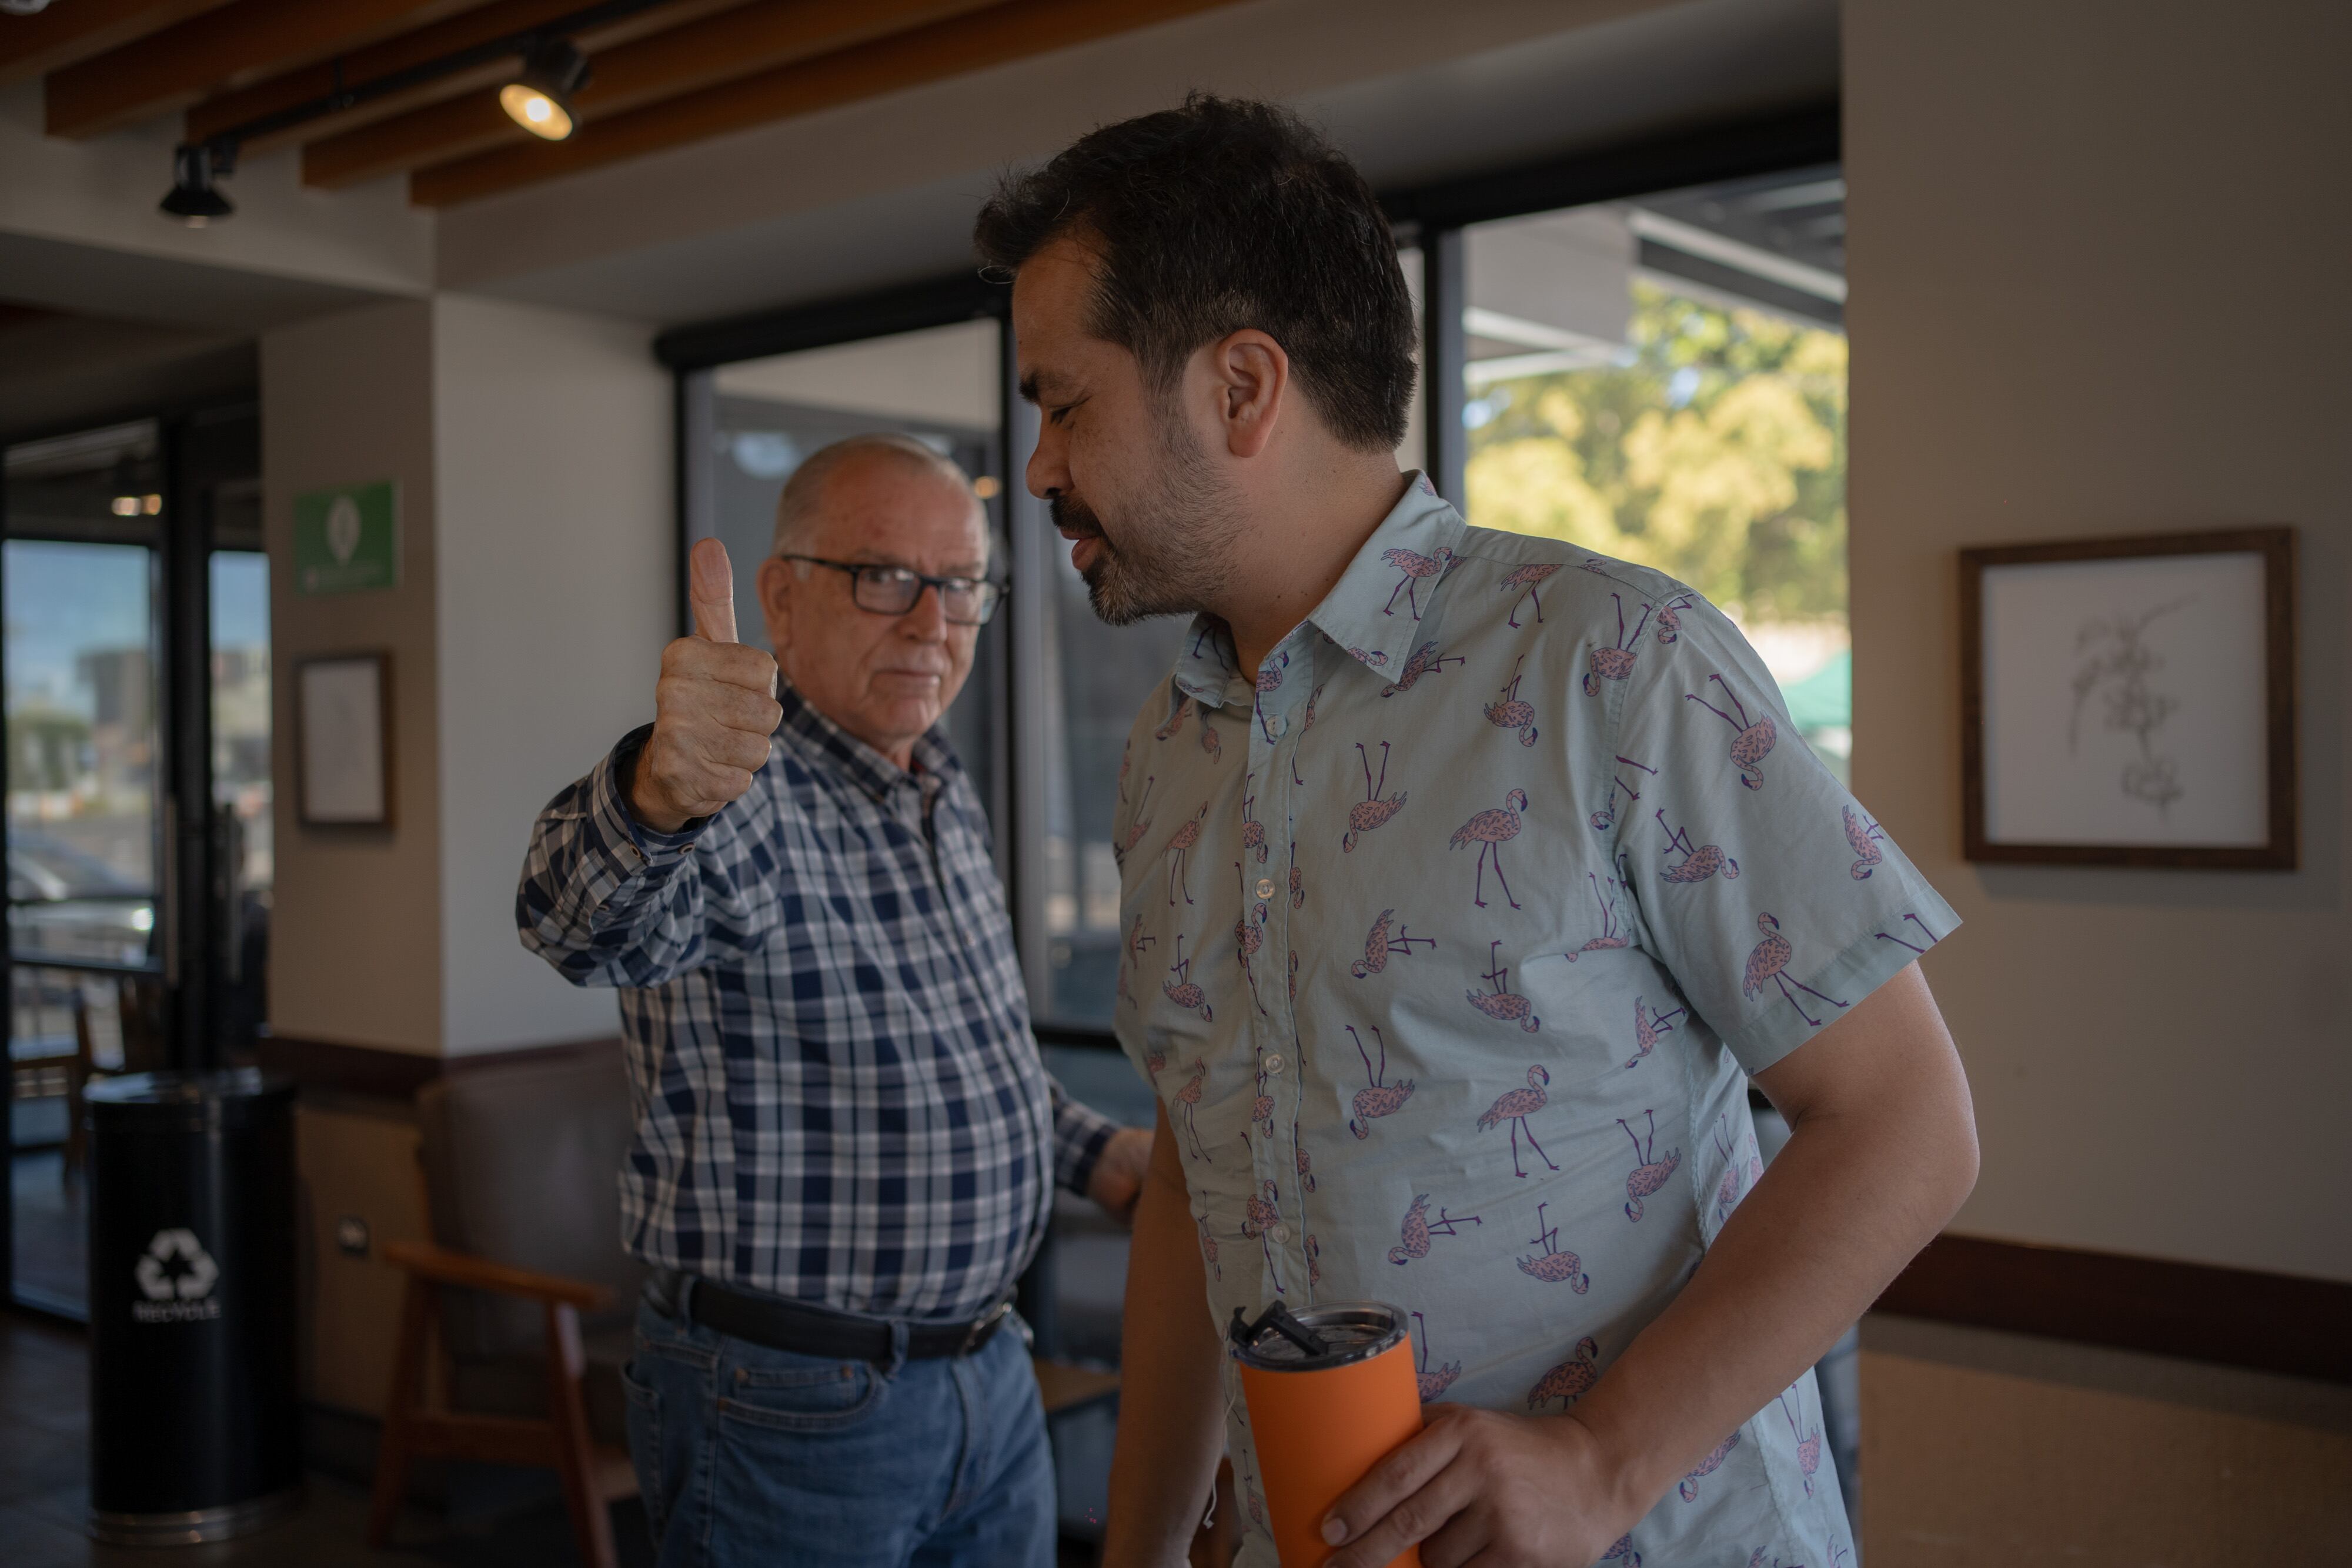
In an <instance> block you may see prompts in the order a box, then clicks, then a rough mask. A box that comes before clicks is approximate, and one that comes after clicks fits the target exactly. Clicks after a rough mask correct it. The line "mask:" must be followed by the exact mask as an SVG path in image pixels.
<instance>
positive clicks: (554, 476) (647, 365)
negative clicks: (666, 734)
mask: <svg viewBox="0 0 2352 1568" xmlns="http://www.w3.org/2000/svg"><path fill="white" fill-rule="evenodd" d="M652 338H653V334H652V333H651V332H650V331H649V330H647V329H644V328H641V327H638V326H635V325H634V324H632V323H629V322H623V321H611V320H605V319H599V318H595V317H590V316H573V315H567V314H562V313H558V312H555V311H549V310H540V309H533V308H527V307H524V306H518V305H509V304H506V303H504V302H501V301H496V300H486V299H470V298H464V297H462V296H455V295H444V296H442V297H441V298H439V299H438V300H437V301H436V306H435V314H434V344H435V377H434V386H435V401H434V409H433V415H434V429H435V441H436V447H435V450H436V457H437V472H438V476H439V482H440V506H439V508H438V516H439V518H440V528H441V539H440V551H441V571H440V574H439V577H438V579H437V586H438V590H439V600H438V615H439V634H440V651H441V670H442V674H443V679H442V685H441V694H440V705H439V712H440V720H441V788H442V790H443V801H444V806H443V810H442V819H441V820H442V831H441V845H440V867H441V938H442V957H441V973H442V977H443V996H442V1017H443V1020H444V1021H443V1036H442V1038H443V1042H444V1049H445V1050H446V1051H447V1052H448V1053H449V1054H450V1055H453V1056H455V1055H459V1054H462V1053H465V1052H467V1051H491V1050H499V1049H502V1048H507V1047H512V1046H520V1045H536V1044H541V1043H544V1042H547V1041H551V1040H580V1039H583V1038H588V1037H592V1036H597V1035H610V1034H614V1033H615V1032H617V1031H618V1029H619V1024H618V1021H617V1019H616V1018H615V1015H614V998H613V993H612V992H611V991H609V990H596V991H583V990H580V989H577V988H574V987H572V986H570V985H567V984H565V983H564V981H563V980H562V979H561V978H560V977H558V976H557V975H556V973H555V971H554V970H552V969H551V968H549V967H547V965H546V964H545V963H543V962H542V961H541V960H540V959H538V958H536V957H534V956H531V955H530V954H529V953H526V952H524V951H523V949H522V946H521V944H520V942H518V941H517V940H516V939H515V925H514V894H515V878H516V876H517V874H518V873H520V870H521V868H522V860H523V849H524V845H525V842H526V841H527V840H528V838H529V836H530V823H531V819H532V818H534V817H535V816H537V815H538V814H539V809H540V808H541V806H543V805H545V804H546V803H547V801H548V799H549V797H551V796H552V795H553V794H554V793H555V792H556V791H557V790H558V789H562V787H563V786H564V785H566V784H568V783H570V782H571V781H572V779H576V778H578V777H579V776H580V775H581V774H583V773H585V772H587V771H588V769H589V768H591V767H593V766H594V764H595V762H596V759H597V758H599V757H602V756H603V755H604V753H605V752H606V751H607V750H609V749H610V748H611V747H612V745H613V743H614V741H616V740H618V739H620V738H621V737H622V736H623V735H625V734H626V733H627V732H628V731H629V730H630V729H631V728H633V727H635V726H637V725H639V724H642V723H645V722H646V721H647V720H648V719H650V718H652V717H653V691H654V680H655V677H656V675H657V674H659V672H660V667H661V650H662V644H663V643H666V642H667V641H668V640H669V638H670V636H671V634H672V632H673V631H674V629H675V626H676V618H677V612H676V611H675V609H674V608H673V606H674V603H675V590H674V588H673V586H672V585H673V584H674V582H675V581H676V573H677V567H676V564H675V559H674V557H675V553H676V550H677V542H676V541H677V523H676V520H675V518H676V512H677V507H676V504H675V502H674V501H673V499H672V497H671V490H672V486H673V476H672V467H671V463H670V444H671V435H670V427H671V423H672V419H671V411H670V380H669V376H668V374H667V372H665V371H663V370H662V369H661V367H660V366H659V365H657V364H656V363H655V361H654V357H653V347H652Z"/></svg>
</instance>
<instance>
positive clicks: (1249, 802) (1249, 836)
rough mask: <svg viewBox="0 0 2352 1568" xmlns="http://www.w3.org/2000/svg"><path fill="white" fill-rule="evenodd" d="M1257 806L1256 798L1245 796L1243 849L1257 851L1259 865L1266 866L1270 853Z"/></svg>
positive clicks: (1243, 804) (1252, 776) (1253, 775)
mask: <svg viewBox="0 0 2352 1568" xmlns="http://www.w3.org/2000/svg"><path fill="white" fill-rule="evenodd" d="M1250 777H1251V778H1253V779H1254V778H1255V777H1256V775H1255V774H1252V775H1251V776H1250ZM1256 806H1257V797H1256V796H1255V795H1250V794H1244V795H1243V797H1242V848H1243V849H1244V850H1255V851H1256V852H1257V863H1258V864H1260V865H1264V864H1265V857H1266V855H1267V853H1268V849H1267V846H1266V841H1265V823H1264V822H1261V821H1258V820H1257V816H1256V811H1255V808H1256Z"/></svg>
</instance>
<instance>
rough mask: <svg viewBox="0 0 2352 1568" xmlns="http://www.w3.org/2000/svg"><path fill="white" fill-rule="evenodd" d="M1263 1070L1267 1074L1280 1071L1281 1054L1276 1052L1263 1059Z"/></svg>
mask: <svg viewBox="0 0 2352 1568" xmlns="http://www.w3.org/2000/svg"><path fill="white" fill-rule="evenodd" d="M1265 1070H1266V1071H1268V1072H1279V1071H1282V1052H1280V1051H1276V1052H1275V1053H1274V1054H1273V1055H1271V1056H1269V1057H1267V1058H1266V1059H1265Z"/></svg>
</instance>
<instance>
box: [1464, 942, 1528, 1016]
mask: <svg viewBox="0 0 2352 1568" xmlns="http://www.w3.org/2000/svg"><path fill="white" fill-rule="evenodd" d="M1502 945H1503V944H1502V940H1501V939H1500V938H1499V937H1498V938H1496V940H1495V941H1492V942H1489V943H1487V944H1486V962H1487V963H1488V964H1489V965H1491V966H1492V967H1490V968H1489V969H1487V971H1486V974H1484V975H1482V976H1480V978H1481V979H1483V980H1485V981H1486V983H1487V984H1488V985H1490V986H1493V987H1494V990H1493V991H1492V992H1487V991H1465V992H1463V993H1462V994H1463V995H1464V996H1465V997H1467V998H1470V1005H1471V1006H1472V1007H1474V1008H1476V1009H1478V1010H1479V1011H1480V1012H1482V1013H1485V1014H1486V1016H1487V1017H1488V1018H1490V1019H1494V1020H1495V1021H1496V1022H1497V1023H1516V1024H1517V1025H1518V1026H1519V1028H1521V1029H1522V1030H1526V1031H1527V1032H1528V1033H1529V1034H1533V1033H1535V1032H1536V1031H1537V1030H1539V1029H1541V1028H1542V1027H1543V1019H1539V1018H1538V1017H1536V1015H1535V1009H1534V1006H1533V1004H1531V1003H1530V1002H1529V1001H1528V998H1525V997H1522V996H1517V995H1515V994H1513V993H1512V992H1511V991H1510V990H1508V989H1507V987H1508V986H1509V984H1510V979H1511V967H1510V966H1509V965H1507V964H1506V963H1504V962H1503V961H1502V960H1501V959H1500V958H1499V957H1498V956H1496V949H1497V948H1499V947H1500V946H1502Z"/></svg>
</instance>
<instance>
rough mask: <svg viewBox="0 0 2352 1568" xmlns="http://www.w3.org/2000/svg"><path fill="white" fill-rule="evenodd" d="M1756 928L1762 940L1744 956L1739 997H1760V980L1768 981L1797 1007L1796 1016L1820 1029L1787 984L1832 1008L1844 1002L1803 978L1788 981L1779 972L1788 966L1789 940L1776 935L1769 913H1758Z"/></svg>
mask: <svg viewBox="0 0 2352 1568" xmlns="http://www.w3.org/2000/svg"><path fill="white" fill-rule="evenodd" d="M1756 929H1757V930H1759V931H1760V932H1762V933H1763V934H1764V940H1763V941H1761V942H1759V943H1758V944H1756V951H1754V952H1753V953H1750V954H1748V973H1747V974H1746V975H1745V976H1743V977H1741V979H1740V982H1739V994H1740V995H1741V996H1743V997H1754V996H1761V995H1762V994H1763V992H1764V982H1765V981H1767V980H1769V981H1771V982H1772V983H1773V984H1774V985H1777V986H1779V987H1780V994H1781V995H1782V996H1784V997H1786V998H1789V1005H1790V1007H1792V1008H1794V1009H1797V1016H1798V1017H1799V1018H1801V1019H1804V1020H1805V1021H1806V1022H1807V1023H1809V1024H1811V1025H1812V1026H1813V1027H1814V1028H1815V1029H1819V1028H1821V1027H1822V1020H1821V1019H1817V1018H1815V1017H1814V1016H1813V1015H1812V1014H1811V1013H1809V1012H1807V1011H1806V1010H1805V1004H1804V1003H1802V1002H1801V1001H1799V1000H1798V999H1797V992H1796V991H1792V990H1790V986H1794V987H1796V988H1797V990H1798V991H1802V992H1804V993H1805V994H1806V995H1807V996H1810V997H1820V998H1821V999H1822V1001H1825V1002H1827V1003H1829V1004H1830V1006H1832V1007H1833V1008H1842V1007H1844V1006H1845V1005H1846V1004H1845V1003H1843V1002H1842V1001H1840V1000H1838V999H1837V998H1835V997H1831V996H1823V995H1822V993H1821V992H1819V991H1817V990H1815V989H1813V988H1812V987H1811V986H1809V985H1807V984H1805V982H1804V981H1802V980H1792V979H1790V977H1788V976H1787V975H1786V974H1784V973H1783V972H1782V971H1784V970H1785V969H1787V968H1788V967H1789V957H1790V946H1789V939H1788V938H1787V937H1786V936H1781V935H1780V922H1779V921H1778V920H1775V919H1774V918H1773V917H1772V916H1771V915H1758V916H1757V917H1756Z"/></svg>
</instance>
